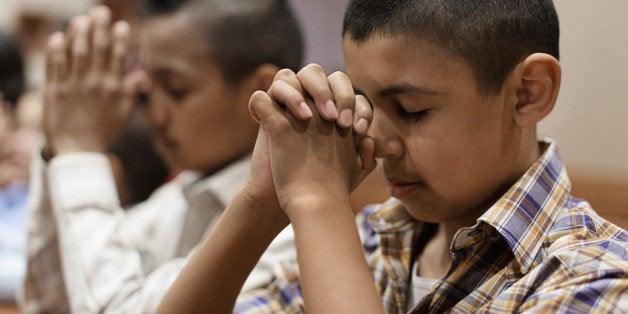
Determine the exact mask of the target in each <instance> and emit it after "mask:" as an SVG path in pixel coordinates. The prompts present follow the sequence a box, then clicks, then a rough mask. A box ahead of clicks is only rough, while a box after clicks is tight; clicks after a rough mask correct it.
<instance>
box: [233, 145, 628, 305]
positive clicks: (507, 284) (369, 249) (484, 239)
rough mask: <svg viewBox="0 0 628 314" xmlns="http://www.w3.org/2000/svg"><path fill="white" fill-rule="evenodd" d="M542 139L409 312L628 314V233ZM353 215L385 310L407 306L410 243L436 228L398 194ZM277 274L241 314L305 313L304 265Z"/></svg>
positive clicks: (463, 233) (458, 239)
mask: <svg viewBox="0 0 628 314" xmlns="http://www.w3.org/2000/svg"><path fill="white" fill-rule="evenodd" d="M544 144H545V147H546V148H545V152H544V154H543V155H542V156H541V157H540V158H539V159H538V160H537V161H536V162H535V163H534V164H533V165H532V166H531V167H530V168H529V169H528V171H527V172H526V173H525V174H524V175H523V176H522V177H521V178H520V179H519V180H518V181H517V182H516V183H515V184H514V185H513V186H512V187H511V188H510V189H509V190H508V191H507V192H506V193H505V194H504V195H503V196H502V197H501V198H500V199H499V200H498V201H497V202H496V203H495V204H494V205H493V206H492V207H491V208H489V209H488V210H487V211H486V212H485V213H484V214H483V215H482V216H481V217H480V218H479V219H478V221H477V224H476V225H474V226H473V227H468V228H463V229H460V230H459V231H458V233H457V234H456V236H455V237H454V240H453V242H452V243H451V253H452V256H453V263H452V267H451V269H450V271H449V272H448V274H447V275H446V276H445V277H444V278H443V279H442V280H440V281H439V282H438V283H437V284H436V285H435V286H434V287H433V288H432V289H431V291H430V292H429V293H428V294H427V295H426V296H425V297H424V298H423V299H421V300H420V301H419V302H418V303H417V304H415V305H412V306H411V307H410V313H443V312H453V313H470V312H477V313H511V312H525V311H530V312H542V313H622V312H624V313H625V312H628V232H627V231H626V230H624V229H622V228H620V227H618V226H616V225H614V224H612V223H610V222H608V221H606V220H604V219H603V218H601V217H600V216H598V215H597V214H596V213H595V211H594V210H592V209H591V207H590V205H589V204H588V203H587V202H586V201H584V200H579V199H576V198H574V197H572V196H571V195H570V182H569V179H568V177H567V172H566V170H565V168H564V167H563V165H562V162H561V161H560V159H559V157H558V152H557V150H556V145H555V144H554V143H553V142H551V141H549V142H546V143H544ZM357 221H358V225H359V226H360V232H361V236H362V238H363V243H364V249H365V252H366V254H367V260H368V263H369V265H370V267H371V271H372V273H373V276H374V279H375V284H376V286H377V289H378V291H379V293H380V295H381V296H382V302H383V304H384V308H385V310H386V312H388V313H404V312H406V309H407V308H408V307H409V306H408V304H407V300H406V296H407V291H408V289H409V278H410V265H411V259H412V256H413V254H412V253H413V252H412V248H413V247H415V248H416V247H417V246H420V243H417V239H421V238H422V237H421V234H422V233H423V232H427V231H428V229H430V226H429V225H428V224H425V223H422V222H418V221H416V220H414V219H413V218H412V217H410V215H409V214H408V213H407V211H406V210H405V209H404V207H403V205H402V204H401V203H400V202H399V201H397V200H395V199H390V200H389V201H387V202H386V203H384V204H382V205H381V206H378V207H367V208H366V209H365V210H364V211H363V212H362V213H361V214H360V215H359V216H358V217H357ZM276 271H277V277H276V280H275V281H274V282H273V283H272V284H271V285H270V286H269V287H268V289H265V290H258V291H254V292H252V293H250V294H247V295H243V296H241V298H240V299H239V300H238V303H237V305H236V309H235V310H236V312H239V313H278V312H280V313H301V312H304V307H303V299H302V297H301V294H300V288H299V283H298V268H297V267H296V266H295V265H291V264H285V265H277V268H276Z"/></svg>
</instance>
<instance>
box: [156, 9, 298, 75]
mask: <svg viewBox="0 0 628 314" xmlns="http://www.w3.org/2000/svg"><path fill="white" fill-rule="evenodd" d="M153 1H157V0H153ZM157 2H160V3H162V5H161V7H160V9H161V12H159V10H154V12H158V13H159V14H161V15H163V14H164V13H168V11H170V12H171V13H176V14H187V15H189V16H190V17H191V21H192V22H193V23H197V24H198V25H199V26H200V27H201V28H202V29H203V31H204V33H205V35H206V37H207V43H208V53H209V56H210V57H212V58H213V59H214V60H215V61H216V63H217V64H218V66H219V67H220V69H221V72H222V75H223V77H224V78H225V80H226V81H227V83H229V84H232V85H235V84H237V83H238V82H240V81H241V80H242V79H244V78H246V77H247V76H248V75H250V74H251V73H253V71H255V69H256V68H257V67H259V66H260V65H262V64H274V65H276V66H277V67H279V68H289V69H292V70H294V71H297V70H298V69H299V68H300V66H301V62H302V58H303V40H302V34H301V27H300V25H299V23H298V21H297V18H296V17H295V14H294V12H293V10H292V8H291V6H290V5H289V4H288V1H287V0H187V1H186V0H178V1H176V0H170V1H167V0H160V1H157ZM164 3H165V4H164ZM164 8H165V9H164Z"/></svg>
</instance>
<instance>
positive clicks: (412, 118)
mask: <svg viewBox="0 0 628 314" xmlns="http://www.w3.org/2000/svg"><path fill="white" fill-rule="evenodd" d="M426 113H427V110H420V111H417V112H407V111H406V110H404V109H403V107H401V106H400V105H397V116H399V118H401V120H403V121H405V122H408V123H418V122H420V121H421V119H423V118H424V117H425V114H426Z"/></svg>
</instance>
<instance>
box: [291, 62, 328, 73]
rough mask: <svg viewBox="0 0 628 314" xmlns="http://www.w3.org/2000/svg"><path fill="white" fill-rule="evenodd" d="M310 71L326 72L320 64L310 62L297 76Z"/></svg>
mask: <svg viewBox="0 0 628 314" xmlns="http://www.w3.org/2000/svg"><path fill="white" fill-rule="evenodd" d="M308 72H313V73H315V74H321V73H323V74H324V73H325V69H324V68H323V66H321V65H320V64H317V63H310V64H308V65H306V66H305V67H304V68H303V69H301V71H299V73H298V74H297V76H299V75H300V74H301V75H302V74H305V73H308Z"/></svg>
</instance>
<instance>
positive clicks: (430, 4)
mask: <svg viewBox="0 0 628 314" xmlns="http://www.w3.org/2000/svg"><path fill="white" fill-rule="evenodd" d="M374 34H378V35H383V36H391V37H392V36H415V37H417V38H424V39H427V40H430V41H431V42H433V43H434V44H436V45H438V46H440V47H442V48H443V49H445V51H447V52H449V53H452V54H454V55H458V56H460V57H462V58H463V59H464V60H465V62H466V63H467V64H468V65H469V66H470V67H471V68H472V70H473V72H474V74H475V77H476V80H477V82H478V87H479V89H480V92H482V93H483V94H485V95H490V94H497V93H499V91H500V89H501V87H502V84H503V82H504V80H505V79H506V76H507V75H508V74H509V73H510V71H512V70H513V68H514V67H515V66H516V65H517V64H518V63H519V62H521V61H522V60H523V59H524V58H525V57H527V56H528V55H530V54H533V53H536V52H542V53H547V54H550V55H552V56H554V57H555V58H556V59H558V58H559V53H558V41H559V25H558V16H557V13H556V9H555V8H554V4H553V3H552V1H551V0H509V1H503V0H464V1H461V0H352V1H351V2H350V3H349V5H348V8H347V11H346V13H345V17H344V25H343V35H346V36H350V38H351V39H352V40H355V41H358V42H360V41H365V40H367V39H368V38H370V37H371V36H373V35H374Z"/></svg>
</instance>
